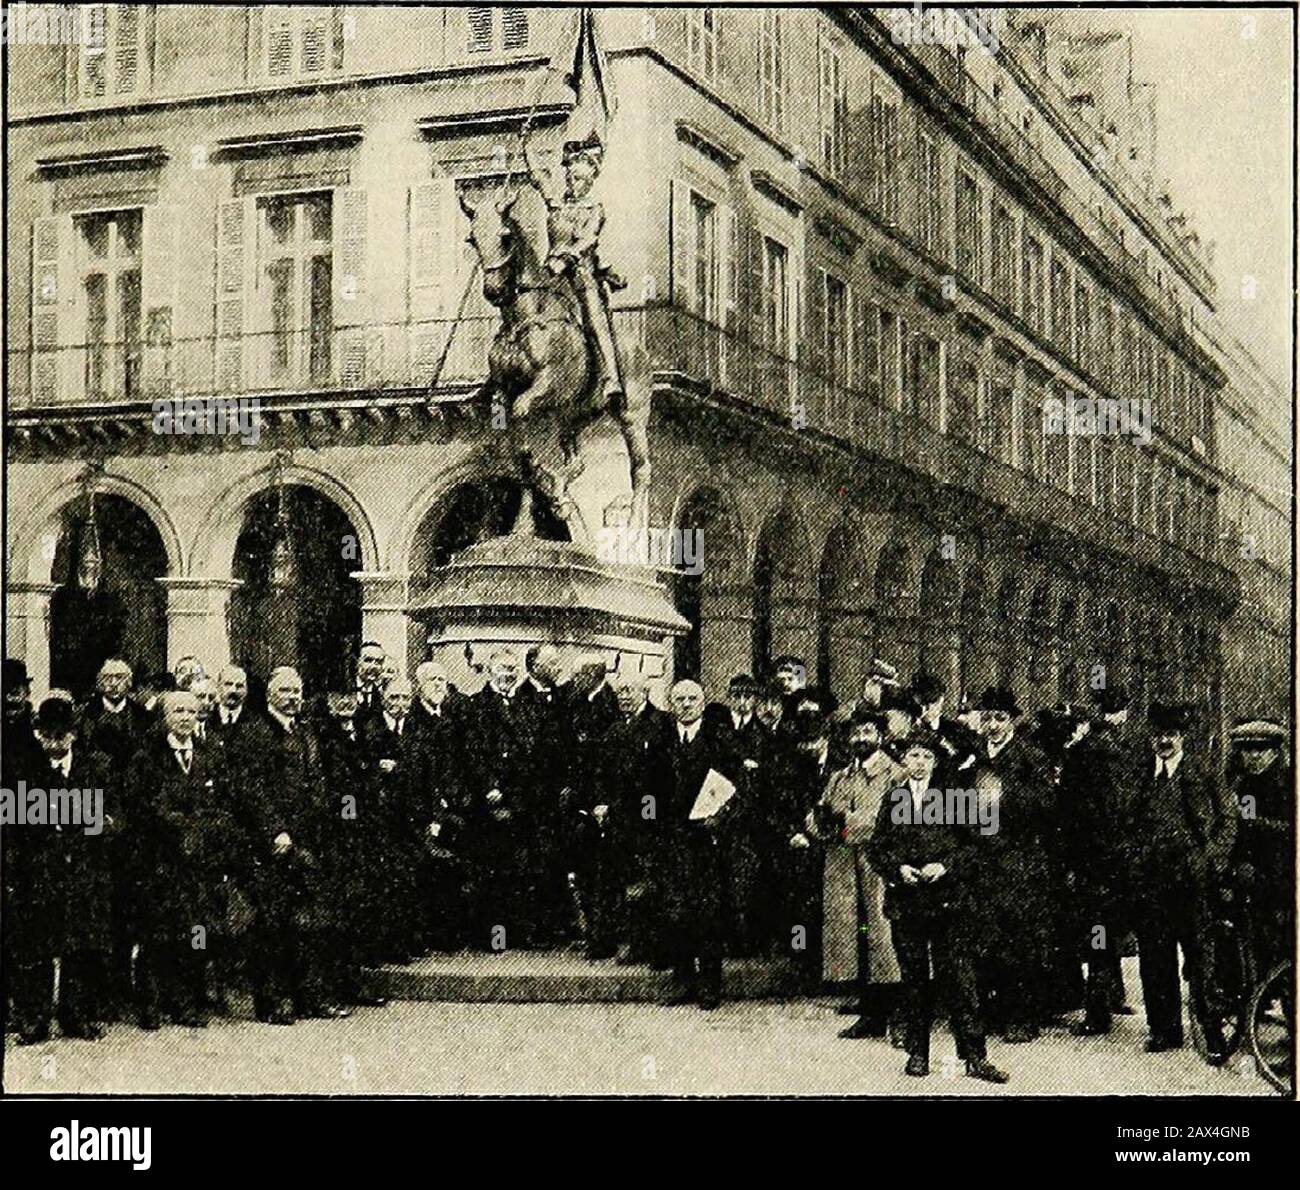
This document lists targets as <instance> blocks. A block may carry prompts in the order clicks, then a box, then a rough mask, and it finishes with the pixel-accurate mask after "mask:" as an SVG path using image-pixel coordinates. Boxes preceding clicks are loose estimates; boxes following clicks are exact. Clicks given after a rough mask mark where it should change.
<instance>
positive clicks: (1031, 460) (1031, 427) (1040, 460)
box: [1020, 377, 1046, 479]
mask: <svg viewBox="0 0 1300 1190" xmlns="http://www.w3.org/2000/svg"><path fill="white" fill-rule="evenodd" d="M1020 469H1021V470H1022V471H1023V472H1025V474H1027V475H1031V476H1033V478H1034V479H1042V478H1043V477H1044V472H1045V470H1046V465H1045V460H1044V454H1043V386H1042V383H1041V382H1040V381H1037V380H1032V379H1030V378H1029V377H1025V388H1024V406H1023V408H1022V409H1021V417H1020Z"/></svg>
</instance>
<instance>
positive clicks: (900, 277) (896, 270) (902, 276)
mask: <svg viewBox="0 0 1300 1190" xmlns="http://www.w3.org/2000/svg"><path fill="white" fill-rule="evenodd" d="M870 262H871V267H872V268H873V269H874V270H875V271H876V272H877V273H878V274H879V275H880V276H881V277H883V278H884V279H885V280H886V281H888V282H889V284H890V285H892V286H894V288H895V289H901V288H902V287H903V286H904V285H906V284H907V282H908V280H909V279H910V278H911V276H912V274H911V272H909V271H908V270H907V269H906V268H904V266H903V265H901V264H900V263H899V262H898V261H897V260H896V259H895V258H894V257H893V256H891V255H890V254H889V253H888V252H884V251H876V252H873V253H872V254H871V257H870Z"/></svg>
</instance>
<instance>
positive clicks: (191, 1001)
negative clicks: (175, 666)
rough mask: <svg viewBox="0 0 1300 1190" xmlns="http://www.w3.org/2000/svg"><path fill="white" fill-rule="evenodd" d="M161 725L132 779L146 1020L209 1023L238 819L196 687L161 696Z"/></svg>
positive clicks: (134, 765) (149, 1025)
mask: <svg viewBox="0 0 1300 1190" xmlns="http://www.w3.org/2000/svg"><path fill="white" fill-rule="evenodd" d="M162 718H163V731H162V732H159V733H153V734H151V735H150V736H149V737H148V739H147V740H146V742H145V743H144V744H143V746H142V747H141V748H140V749H139V751H137V752H136V754H135V755H134V756H133V757H132V759H131V761H130V764H129V767H128V776H127V781H128V784H129V785H130V786H131V788H132V789H133V790H135V792H136V796H137V798H138V801H139V805H140V807H141V808H140V810H139V811H138V813H137V815H136V819H135V821H134V822H133V823H132V837H133V838H134V839H136V840H137V845H138V846H139V848H140V850H141V852H142V860H143V862H142V870H143V871H144V872H145V873H146V876H145V878H144V880H143V887H142V890H141V891H142V893H143V895H142V897H141V902H140V903H141V916H142V935H143V942H142V945H141V948H140V958H139V977H138V980H137V983H138V988H137V994H138V1002H137V1007H138V1010H139V1023H140V1027H141V1028H142V1029H157V1028H158V1027H159V1026H160V1024H161V1021H162V1017H163V1016H164V1015H165V1016H170V1017H171V1019H172V1020H173V1021H174V1022H175V1023H176V1024H178V1025H185V1026H188V1027H190V1028H203V1027H204V1026H206V1025H207V1023H208V1018H207V1014H206V1011H205V1005H206V1003H207V974H208V968H209V958H210V956H211V955H212V953H213V950H214V948H215V946H216V944H217V941H218V938H219V936H220V934H221V932H222V929H223V925H224V922H223V916H224V908H225V902H224V898H223V895H222V894H223V890H222V885H223V883H224V882H225V881H226V879H227V877H228V874H229V872H230V871H231V870H232V868H233V867H234V866H235V865H234V854H233V848H234V845H235V840H234V835H235V823H234V817H233V815H232V813H231V810H230V805H229V800H228V798H227V796H226V789H225V774H224V772H223V769H222V764H221V759H222V757H221V752H220V750H219V749H217V748H216V747H215V746H213V745H208V746H206V747H205V746H204V745H203V744H202V743H200V741H199V740H198V737H197V736H196V735H195V725H196V722H197V719H198V702H197V699H196V697H195V695H194V693H193V690H192V689H191V690H190V691H183V690H177V691H171V692H169V693H166V694H164V695H163V696H162Z"/></svg>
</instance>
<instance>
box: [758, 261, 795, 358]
mask: <svg viewBox="0 0 1300 1190" xmlns="http://www.w3.org/2000/svg"><path fill="white" fill-rule="evenodd" d="M763 338H764V346H766V347H768V348H769V349H771V350H772V351H774V352H776V353H777V354H779V355H781V356H784V357H786V358H788V357H789V354H790V252H789V249H788V248H786V246H785V245H784V244H782V243H779V242H778V241H777V240H774V239H772V238H771V237H770V236H764V238H763Z"/></svg>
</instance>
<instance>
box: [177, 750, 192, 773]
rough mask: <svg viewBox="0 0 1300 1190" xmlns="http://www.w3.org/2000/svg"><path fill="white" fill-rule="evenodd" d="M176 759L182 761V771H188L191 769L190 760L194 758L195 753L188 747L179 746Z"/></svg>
mask: <svg viewBox="0 0 1300 1190" xmlns="http://www.w3.org/2000/svg"><path fill="white" fill-rule="evenodd" d="M176 759H177V760H179V761H180V762H181V771H182V772H183V773H188V772H189V771H190V762H191V760H192V759H193V754H192V753H191V752H190V750H189V749H188V748H177V749H176Z"/></svg>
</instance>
